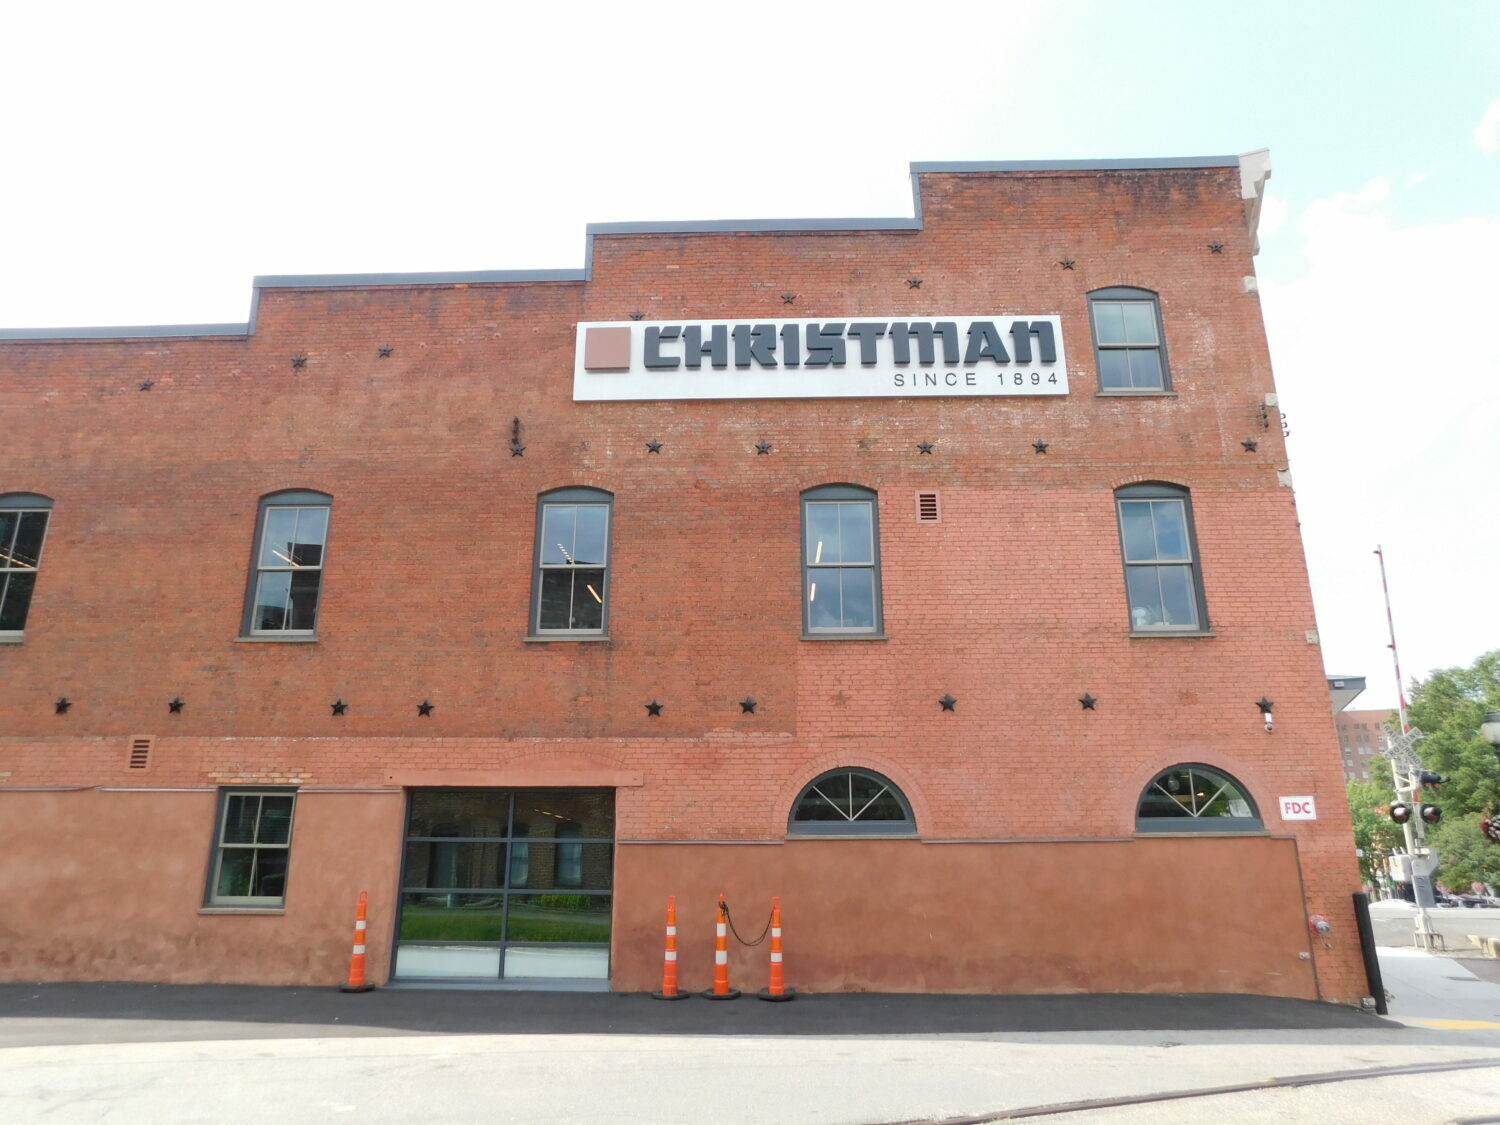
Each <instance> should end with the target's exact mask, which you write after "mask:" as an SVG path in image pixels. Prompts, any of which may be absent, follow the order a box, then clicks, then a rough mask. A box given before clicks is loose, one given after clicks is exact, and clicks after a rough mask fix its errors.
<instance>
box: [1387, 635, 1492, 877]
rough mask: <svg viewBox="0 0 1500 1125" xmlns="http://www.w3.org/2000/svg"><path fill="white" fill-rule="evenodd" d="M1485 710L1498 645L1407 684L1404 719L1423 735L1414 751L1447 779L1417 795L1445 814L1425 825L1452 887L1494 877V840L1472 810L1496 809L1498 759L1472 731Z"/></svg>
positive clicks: (1439, 874)
mask: <svg viewBox="0 0 1500 1125" xmlns="http://www.w3.org/2000/svg"><path fill="white" fill-rule="evenodd" d="M1491 710H1500V650H1497V651H1495V652H1487V653H1485V654H1484V655H1483V656H1481V657H1480V658H1479V659H1478V660H1476V661H1474V663H1473V665H1472V666H1470V667H1468V668H1441V669H1439V670H1437V671H1435V672H1433V673H1432V674H1431V675H1430V676H1428V677H1427V679H1425V680H1422V681H1420V682H1418V683H1416V684H1414V685H1413V686H1412V691H1411V705H1410V707H1408V709H1407V721H1408V722H1409V723H1411V725H1412V726H1414V727H1416V728H1417V729H1418V730H1420V731H1422V733H1423V734H1425V735H1426V736H1427V737H1426V738H1423V739H1422V740H1421V741H1420V742H1418V743H1417V747H1416V749H1417V753H1418V754H1419V755H1420V756H1421V758H1422V762H1423V764H1424V765H1425V766H1426V768H1427V769H1429V770H1433V771H1435V772H1436V773H1439V774H1442V775H1443V776H1444V777H1445V778H1446V779H1447V780H1446V781H1444V782H1443V784H1442V787H1441V788H1439V789H1437V790H1427V791H1425V792H1423V793H1422V794H1421V798H1422V800H1423V801H1424V802H1425V803H1427V804H1433V805H1437V806H1438V807H1439V808H1440V809H1442V810H1443V815H1444V817H1445V818H1446V819H1445V820H1444V821H1443V823H1442V824H1440V825H1439V826H1438V827H1437V828H1429V829H1428V830H1427V841H1428V843H1429V844H1430V845H1431V846H1432V847H1433V848H1435V849H1436V850H1437V853H1438V856H1439V858H1440V860H1441V864H1440V866H1439V868H1438V872H1437V878H1438V880H1439V881H1440V882H1442V883H1443V884H1444V885H1445V886H1447V887H1449V888H1451V889H1454V890H1460V891H1466V890H1468V889H1469V884H1470V883H1471V882H1473V881H1475V880H1478V881H1479V882H1485V883H1493V882H1495V879H1496V876H1497V875H1500V845H1497V844H1492V843H1490V842H1489V840H1487V839H1485V837H1484V836H1483V835H1482V834H1481V833H1480V831H1479V814H1480V813H1482V812H1484V811H1485V810H1489V811H1491V812H1497V811H1500V758H1497V755H1496V753H1495V749H1494V747H1492V746H1491V745H1490V744H1489V743H1488V742H1486V741H1485V740H1484V739H1483V738H1482V737H1481V736H1480V734H1479V724H1480V722H1481V721H1483V718H1484V713H1485V712H1486V711H1491ZM1486 872H1487V873H1488V874H1486Z"/></svg>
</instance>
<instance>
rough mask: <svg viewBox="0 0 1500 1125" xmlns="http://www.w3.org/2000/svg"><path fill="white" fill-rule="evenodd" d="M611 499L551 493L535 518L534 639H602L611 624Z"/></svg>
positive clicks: (592, 493)
mask: <svg viewBox="0 0 1500 1125" xmlns="http://www.w3.org/2000/svg"><path fill="white" fill-rule="evenodd" d="M609 517H610V497H609V494H608V493H605V492H599V491H597V490H595V489H567V490H564V491H561V492H554V493H549V494H548V495H547V497H546V498H545V499H544V500H543V501H542V503H541V506H540V509H539V511H538V513H537V573H536V584H535V590H534V594H533V600H534V605H535V608H534V611H533V619H532V620H533V628H534V630H535V635H541V634H560V635H574V636H579V635H584V636H590V635H591V636H599V635H602V634H603V633H604V629H605V623H606V621H607V619H608V614H607V613H606V606H607V602H608V598H609V581H608V579H609V532H610V527H609V522H610V520H609Z"/></svg>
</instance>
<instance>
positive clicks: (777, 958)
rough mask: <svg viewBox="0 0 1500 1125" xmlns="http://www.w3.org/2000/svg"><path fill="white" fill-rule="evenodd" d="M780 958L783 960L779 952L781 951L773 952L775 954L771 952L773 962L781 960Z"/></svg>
mask: <svg viewBox="0 0 1500 1125" xmlns="http://www.w3.org/2000/svg"><path fill="white" fill-rule="evenodd" d="M780 960H781V954H779V953H773V954H771V961H772V963H778V962H780Z"/></svg>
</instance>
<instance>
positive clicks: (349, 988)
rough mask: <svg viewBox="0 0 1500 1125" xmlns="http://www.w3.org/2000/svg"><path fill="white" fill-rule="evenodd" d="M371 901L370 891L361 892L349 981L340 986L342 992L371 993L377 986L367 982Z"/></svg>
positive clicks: (350, 960) (350, 957)
mask: <svg viewBox="0 0 1500 1125" xmlns="http://www.w3.org/2000/svg"><path fill="white" fill-rule="evenodd" d="M369 901H370V892H369V891H360V892H359V910H358V911H357V912H356V913H355V915H354V952H353V953H351V954H349V979H348V980H347V981H346V982H344V983H343V984H341V985H339V991H340V992H369V991H370V990H371V989H373V988H374V987H375V986H374V985H373V984H371V983H369V981H367V980H365V930H366V929H367V928H368V926H369V923H368V922H367V921H366V919H365V910H366V907H367V905H368V903H369Z"/></svg>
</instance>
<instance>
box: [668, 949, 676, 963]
mask: <svg viewBox="0 0 1500 1125" xmlns="http://www.w3.org/2000/svg"><path fill="white" fill-rule="evenodd" d="M667 960H668V961H675V960H677V951H676V950H673V949H669V950H667Z"/></svg>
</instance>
